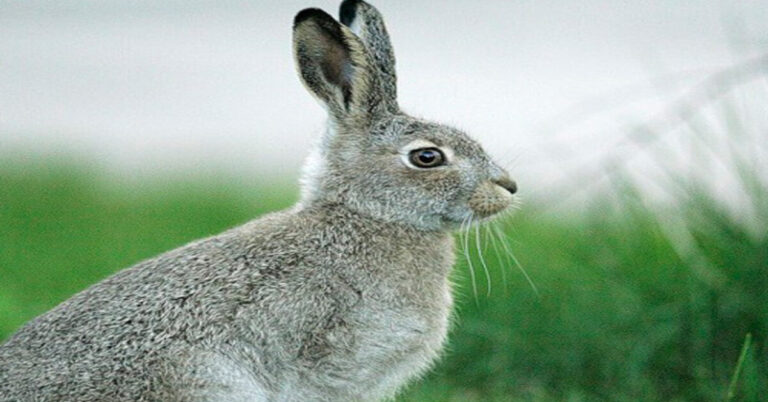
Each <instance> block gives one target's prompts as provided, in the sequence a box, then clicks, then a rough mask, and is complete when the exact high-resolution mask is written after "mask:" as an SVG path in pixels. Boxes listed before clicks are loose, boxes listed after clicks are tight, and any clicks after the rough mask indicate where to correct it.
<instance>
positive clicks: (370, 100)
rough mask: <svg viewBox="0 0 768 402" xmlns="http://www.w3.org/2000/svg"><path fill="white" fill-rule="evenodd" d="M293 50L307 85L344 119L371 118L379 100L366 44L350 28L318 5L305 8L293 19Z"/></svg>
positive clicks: (376, 79) (339, 117)
mask: <svg viewBox="0 0 768 402" xmlns="http://www.w3.org/2000/svg"><path fill="white" fill-rule="evenodd" d="M293 52H294V58H295V60H296V66H297V69H298V71H299V75H300V77H301V80H302V82H303V83H304V85H305V86H306V87H307V88H308V89H309V91H310V92H312V94H314V95H315V96H316V97H317V98H318V99H320V100H321V101H322V102H323V103H325V105H326V106H327V108H328V112H329V113H330V115H331V117H332V118H334V119H335V120H336V121H337V122H340V123H343V122H345V121H348V120H349V119H352V120H353V121H355V122H360V121H363V122H369V121H371V116H370V114H372V113H375V112H376V111H377V109H378V106H379V104H380V103H381V102H380V94H378V93H377V91H375V90H374V89H375V88H377V86H378V83H377V81H378V77H377V76H376V75H375V74H372V73H371V70H372V68H371V62H370V56H369V55H368V53H367V50H366V48H365V45H363V43H362V42H360V39H359V38H357V37H356V36H355V34H353V33H352V32H351V31H350V30H349V29H348V28H346V27H344V26H342V25H341V24H339V23H338V22H337V21H336V20H334V19H333V17H331V16H330V15H328V14H327V13H325V12H324V11H322V10H319V9H316V8H308V9H305V10H302V11H301V12H299V13H298V14H297V15H296V18H295V19H294V23H293Z"/></svg>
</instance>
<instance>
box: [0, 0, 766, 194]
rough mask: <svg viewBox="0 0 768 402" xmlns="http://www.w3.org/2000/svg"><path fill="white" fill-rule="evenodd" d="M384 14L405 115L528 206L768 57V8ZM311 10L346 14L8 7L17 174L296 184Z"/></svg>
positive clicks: (6, 44) (8, 118) (612, 4)
mask: <svg viewBox="0 0 768 402" xmlns="http://www.w3.org/2000/svg"><path fill="white" fill-rule="evenodd" d="M373 3H374V5H376V6H377V7H378V8H379V9H380V11H381V12H382V13H383V14H384V15H385V18H386V21H387V24H388V28H389V31H390V34H391V36H392V40H393V43H394V46H395V50H396V55H397V62H398V64H397V70H398V74H399V91H400V102H401V105H402V106H403V108H404V109H405V110H406V111H408V112H410V113H412V114H415V115H419V116H422V117H426V118H430V119H434V120H438V121H443V122H448V123H452V124H455V125H457V126H458V127H460V128H463V129H466V130H467V131H469V132H470V133H472V134H473V135H474V136H475V137H477V138H478V139H480V140H481V141H482V142H483V143H484V144H485V146H486V148H487V149H488V150H489V151H491V153H493V154H494V155H496V156H497V157H498V158H499V159H500V160H501V161H502V162H503V163H509V164H510V166H511V168H512V172H513V175H514V176H516V177H517V178H518V181H519V182H520V183H521V187H522V189H523V191H525V189H526V188H536V187H537V186H538V185H539V184H538V183H543V182H548V181H549V182H552V181H553V180H558V179H561V178H562V177H563V176H562V173H563V172H564V171H571V170H573V169H577V167H578V166H589V164H590V163H591V162H590V161H592V160H595V158H597V157H600V156H601V155H605V154H606V153H607V152H611V150H612V149H615V146H616V144H617V143H620V142H621V138H622V136H623V135H625V134H626V128H627V126H628V125H630V124H633V123H639V122H645V121H652V120H653V119H654V118H655V117H654V116H657V115H659V114H660V113H663V112H664V110H666V108H668V107H669V105H670V104H671V103H674V102H675V100H676V99H678V98H679V97H681V96H685V94H686V93H687V92H686V91H688V90H690V89H691V88H695V87H696V85H698V84H699V83H700V82H702V80H705V79H707V77H709V76H711V75H712V74H714V73H717V72H718V71H722V70H724V69H727V68H728V67H729V66H733V65H737V64H739V63H743V62H744V61H745V60H749V59H751V58H754V57H756V56H759V55H760V54H761V53H762V52H763V50H764V49H765V47H766V44H768V2H766V1H765V0H761V1H738V2H736V1H717V0H701V1H674V2H671V1H665V0H650V1H642V2H637V1H608V0H587V1H578V2H577V1H571V2H562V1H482V2H477V1H472V2H470V1H457V0H453V1H440V2H434V1H407V2H406V1H398V2H395V1H387V0H380V1H374V2H373ZM311 6H314V7H321V8H323V9H325V10H326V11H328V12H330V13H332V14H334V15H335V14H336V10H337V8H338V1H325V0H323V1H317V0H316V1H307V0H290V1H279V2H277V1H273V2H265V1H254V0H251V1H244V0H224V1H221V0H216V1H214V0H199V1H180V0H165V1H160V0H134V1H128V0H123V1H118V0H48V1H41V0H24V1H7V0H5V1H4V0H0V155H2V156H0V157H9V156H14V157H17V158H18V157H22V158H38V157H44V156H50V155H55V154H66V155H76V156H77V157H78V158H82V159H83V160H87V161H94V162H95V163H97V164H99V165H101V166H103V167H104V168H106V169H111V170H113V171H116V172H120V173H121V174H125V175H128V176H132V177H144V176H146V175H158V174H160V175H167V174H176V173H180V172H195V173H199V172H218V171H224V172H226V173H233V174H238V175H244V176H253V175H257V176H274V175H283V176H285V175H288V176H291V175H295V174H296V173H297V172H298V168H299V166H300V164H301V161H302V159H303V158H304V157H305V155H306V153H307V149H308V147H309V146H310V144H311V143H312V141H313V139H314V138H316V137H317V136H318V134H319V133H320V132H321V131H322V127H323V123H324V119H325V117H324V113H323V111H322V109H321V108H320V106H319V105H318V104H316V103H315V101H314V100H313V99H312V98H311V97H310V96H309V95H308V94H307V93H306V92H305V90H304V89H303V88H302V86H301V84H300V82H299V80H298V78H297V77H296V74H295V71H294V67H293V61H292V56H291V23H292V18H293V16H294V15H295V13H296V12H297V11H299V10H300V9H302V8H305V7H311ZM744 85H747V86H749V85H756V86H762V87H764V86H765V85H766V82H765V79H762V80H757V81H754V80H751V81H748V82H746V83H745V84H744ZM759 108H760V110H762V111H764V110H765V107H764V104H763V105H759ZM766 115H768V113H766ZM765 127H768V125H766V126H765ZM647 163H653V162H652V161H648V162H647Z"/></svg>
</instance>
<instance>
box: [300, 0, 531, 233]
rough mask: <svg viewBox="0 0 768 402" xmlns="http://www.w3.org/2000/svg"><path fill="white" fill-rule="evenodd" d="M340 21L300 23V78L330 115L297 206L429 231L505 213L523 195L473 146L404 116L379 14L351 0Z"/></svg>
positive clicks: (318, 17) (308, 18) (307, 14)
mask: <svg viewBox="0 0 768 402" xmlns="http://www.w3.org/2000/svg"><path fill="white" fill-rule="evenodd" d="M340 20H341V23H339V22H337V21H336V20H335V19H334V18H333V17H331V16H330V15H328V14H327V13H325V12H323V11H322V10H319V9H305V10H303V11H301V12H299V14H297V15H296V18H295V20H294V28H293V48H294V57H295V60H296V66H297V69H298V72H299V75H300V77H301V80H302V81H303V83H304V85H305V86H306V87H307V89H309V91H310V92H311V93H312V94H313V95H314V96H315V97H316V98H317V99H318V100H320V102H321V103H322V104H323V105H324V106H325V108H326V110H327V111H328V115H329V119H328V128H327V130H326V132H325V134H324V136H323V137H322V139H321V141H320V143H319V145H318V146H317V149H316V150H315V151H314V152H313V154H312V155H310V158H309V160H308V161H307V164H306V165H305V168H304V175H303V178H302V184H303V186H302V201H301V204H302V205H305V206H306V205H310V204H312V203H317V202H320V203H329V202H330V203H337V204H343V205H345V206H347V207H348V208H350V209H352V210H354V211H356V212H359V213H362V214H366V215H370V216H373V217H376V218H378V219H382V220H386V221H391V222H398V223H404V224H410V225H414V226H417V227H418V228H420V229H424V230H445V229H451V228H455V227H456V226H458V225H459V224H461V223H462V222H464V221H466V220H468V219H470V218H476V219H483V218H488V217H490V216H493V215H495V214H497V213H499V212H501V211H503V210H505V209H506V208H508V207H509V206H510V205H511V204H512V203H513V201H514V198H515V196H514V195H513V194H514V193H515V192H516V191H517V186H516V184H515V182H514V181H512V179H510V177H509V175H508V174H507V172H506V171H504V169H502V168H501V167H499V166H498V165H497V164H495V163H494V162H493V161H492V160H491V158H490V157H489V156H488V154H486V152H485V151H483V149H482V147H481V146H480V145H479V144H478V143H477V142H476V141H474V140H473V139H471V138H470V137H469V136H468V135H467V134H465V133H463V132H462V131H460V130H457V129H455V128H452V127H449V126H446V125H442V124H437V123H433V122H429V121H425V120H422V119H418V118H414V117H411V116H408V115H407V114H405V113H403V112H402V111H401V110H400V108H399V107H398V104H397V82H396V76H395V57H394V53H393V51H392V45H391V43H390V39H389V35H388V34H387V30H386V28H385V26H384V22H383V20H382V18H381V15H380V14H379V12H378V11H377V10H376V9H375V8H374V7H373V6H371V5H370V4H368V3H365V2H363V1H360V0H347V1H344V2H343V3H342V4H341V7H340Z"/></svg>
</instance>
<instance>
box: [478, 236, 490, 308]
mask: <svg viewBox="0 0 768 402" xmlns="http://www.w3.org/2000/svg"><path fill="white" fill-rule="evenodd" d="M475 248H477V255H478V257H480V263H481V264H482V265H483V272H485V281H486V287H487V289H488V292H487V297H490V296H491V272H490V271H488V265H487V264H486V263H485V258H483V250H481V249H480V226H479V225H475Z"/></svg>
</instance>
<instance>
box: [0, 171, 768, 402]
mask: <svg viewBox="0 0 768 402" xmlns="http://www.w3.org/2000/svg"><path fill="white" fill-rule="evenodd" d="M94 172H95V170H93V169H88V168H84V167H81V166H73V165H71V164H66V163H49V164H39V165H30V164H20V163H10V164H6V165H5V166H2V167H0V339H4V338H5V337H7V336H8V335H10V334H11V333H12V332H13V331H14V330H15V329H16V328H18V327H19V326H20V325H21V324H22V323H24V322H25V321H26V320H28V319H30V318H32V317H34V316H35V315H37V314H40V313H42V312H44V311H46V310H47V309H50V308H51V307H53V306H54V305H56V304H57V303H59V302H61V301H62V300H64V299H66V298H67V297H69V296H71V295H72V294H73V293H75V292H77V291H79V290H81V289H83V288H85V287H86V286H88V285H90V284H92V283H94V282H96V281H98V280H100V279H102V278H104V277H105V276H107V275H109V274H110V273H112V272H115V271H116V270H118V269H120V268H124V267H126V266H129V265H131V264H133V263H136V262H137V261H139V260H141V259H144V258H148V257H151V256H154V255H156V254H158V253H161V252H163V251H166V250H169V249H171V248H173V247H176V246H179V245H181V244H184V243H185V242H187V241H190V240H193V239H196V238H200V237H203V236H207V235H211V234H214V233H217V232H219V231H221V230H223V229H226V228H228V227H232V226H234V225H237V224H239V223H241V222H244V221H246V220H248V219H251V218H253V217H255V216H258V215H260V214H263V213H265V212H267V211H272V210H276V209H280V208H283V207H286V206H288V205H290V204H291V203H292V202H293V201H294V199H295V198H296V195H295V192H296V191H295V190H294V189H293V188H292V187H290V186H284V185H275V184H267V183H239V184H228V183H231V181H228V180H222V178H215V177H214V178H208V179H199V180H194V181H192V180H167V181H156V182H152V183H143V184H140V185H139V184H137V183H122V184H119V183H112V182H110V181H108V180H107V178H106V176H102V175H99V174H96V173H94ZM760 191H764V189H761V190H760ZM621 194H623V195H622V198H621V199H620V200H619V201H618V202H616V201H613V202H609V201H608V200H603V201H596V202H595V203H594V204H593V207H591V208H589V209H587V210H583V211H578V213H574V214H572V215H573V216H563V215H562V214H555V213H548V214H544V213H538V212H537V211H534V210H532V209H528V210H525V209H524V210H523V211H521V212H519V213H518V214H517V216H516V217H515V218H514V219H512V220H511V221H509V222H507V223H504V224H503V225H502V229H503V232H504V233H505V236H507V238H508V242H509V244H510V246H511V248H512V249H513V250H514V252H515V253H516V256H517V258H518V259H519V260H520V262H521V263H522V265H523V266H524V267H525V268H526V270H527V271H528V273H529V274H530V275H531V277H532V279H533V281H534V282H535V284H536V286H537V288H538V290H539V294H538V295H537V294H536V293H535V292H534V291H533V290H532V288H531V286H530V285H529V284H528V283H527V282H526V280H525V278H524V277H523V275H522V274H521V273H520V271H519V270H518V269H517V268H516V267H514V266H513V264H512V263H511V262H510V261H509V260H508V259H507V256H506V255H505V253H503V252H500V251H501V250H502V249H501V248H498V247H497V248H494V247H493V244H494V242H492V241H490V240H489V237H488V234H487V233H486V232H484V231H481V232H480V236H481V240H482V242H481V243H482V247H483V248H484V250H483V255H484V257H485V261H486V263H487V265H488V268H489V271H490V275H491V279H492V281H491V282H492V289H491V292H490V296H488V295H487V289H486V288H485V277H484V274H483V269H482V262H481V261H480V259H479V255H478V253H477V250H475V248H474V244H475V243H474V242H475V240H474V238H473V237H470V239H469V242H468V243H469V244H470V245H472V247H471V248H472V250H471V253H470V254H471V257H472V265H473V266H474V267H475V270H476V273H477V284H478V295H477V297H475V296H474V295H473V293H472V286H471V284H470V283H469V277H470V276H469V275H468V274H467V265H466V263H465V262H464V260H463V258H462V257H461V255H460V256H459V261H460V264H459V266H458V267H457V270H456V281H457V285H458V289H457V310H458V315H457V319H456V323H455V325H454V328H453V330H452V333H451V337H450V344H449V346H448V348H447V351H446V354H445V357H444V359H443V360H442V361H441V362H440V363H439V364H438V365H437V366H436V368H435V370H434V371H432V372H431V373H430V374H429V375H427V376H426V377H425V378H424V380H423V381H420V382H418V383H416V384H414V385H413V386H411V387H410V388H409V389H408V390H407V392H406V393H404V395H403V396H402V397H401V400H403V401H472V400H476V401H510V400H568V401H592V400H610V401H636V400H665V401H669V400H706V401H721V400H725V399H726V397H727V394H728V392H729V384H730V381H731V379H732V378H733V379H734V385H733V398H732V400H739V401H757V400H760V399H761V398H765V396H766V395H768V383H767V381H766V375H768V349H766V344H765V340H766V334H767V333H768V236H766V232H765V228H766V226H768V225H766V222H765V221H763V222H759V223H760V225H762V226H760V225H757V226H758V227H762V228H763V231H762V232H761V233H757V234H756V233H755V231H754V229H749V230H748V229H747V228H746V227H744V225H741V224H739V223H737V220H736V219H733V218H731V217H730V216H729V214H728V213H727V212H726V211H724V210H723V209H722V208H720V207H719V206H718V205H719V204H718V203H717V202H715V201H713V200H711V199H709V198H707V197H704V196H694V195H692V194H695V193H694V192H688V193H687V194H688V195H689V196H688V197H687V198H686V200H687V201H684V202H683V203H682V206H681V207H680V209H678V210H677V211H676V212H675V215H674V216H673V215H669V214H667V213H665V212H659V211H649V210H647V209H646V208H644V207H643V206H642V204H641V203H640V201H639V200H638V199H637V197H635V196H634V195H633V192H632V191H631V188H627V189H626V191H622V192H621ZM766 198H767V197H763V199H766ZM766 210H767V211H768V209H766ZM672 218H674V219H672ZM673 223H674V224H675V225H677V226H675V225H672V224H673ZM753 226H754V225H753ZM681 239H682V240H681ZM748 333H751V334H752V340H751V345H749V347H748V348H746V351H745V352H744V354H743V356H741V358H740V354H741V350H742V345H743V344H744V340H745V336H746V335H747V334H748ZM737 361H738V362H739V363H738V366H739V370H738V371H739V372H738V376H734V373H735V371H736V368H737Z"/></svg>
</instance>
